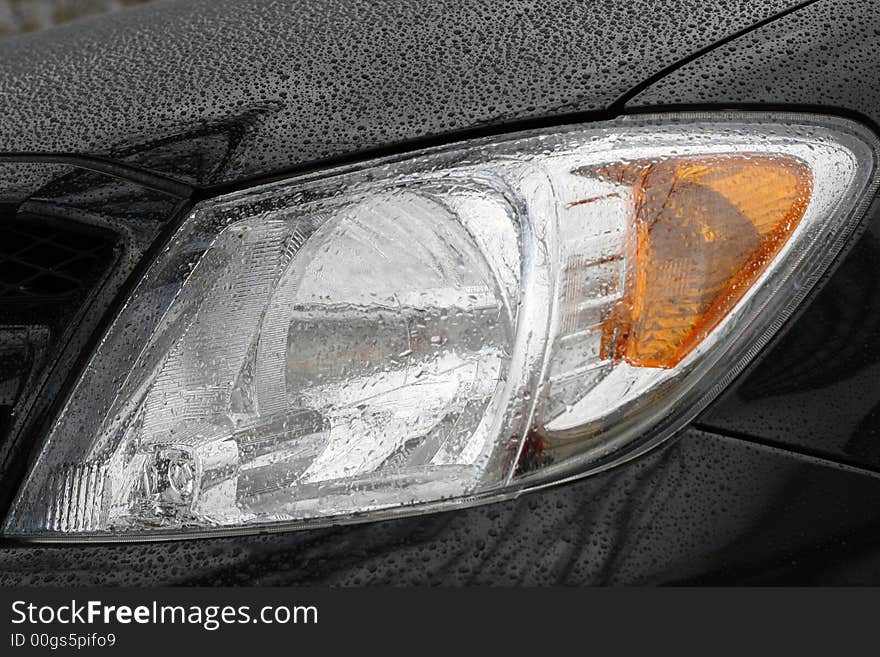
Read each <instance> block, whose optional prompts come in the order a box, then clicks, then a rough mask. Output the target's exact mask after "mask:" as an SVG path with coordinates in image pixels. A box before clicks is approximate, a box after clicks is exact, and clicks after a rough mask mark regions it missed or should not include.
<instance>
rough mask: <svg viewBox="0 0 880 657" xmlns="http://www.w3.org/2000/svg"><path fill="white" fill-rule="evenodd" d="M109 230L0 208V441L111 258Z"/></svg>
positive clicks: (112, 246) (112, 241)
mask: <svg viewBox="0 0 880 657" xmlns="http://www.w3.org/2000/svg"><path fill="white" fill-rule="evenodd" d="M118 241H119V240H118V238H117V235H116V233H113V232H111V231H109V230H106V229H103V228H97V227H94V226H91V225H89V224H85V223H82V222H79V221H75V220H73V219H57V218H46V217H40V216H37V215H33V214H27V213H19V214H16V212H15V208H14V207H11V206H0V441H2V440H3V438H4V437H5V434H6V433H7V431H8V430H9V428H10V426H11V422H12V418H13V414H14V409H15V407H16V404H17V403H18V400H19V399H20V398H21V397H22V395H24V394H26V393H27V391H28V390H29V389H30V388H31V386H32V385H33V384H34V382H35V378H36V376H35V375H36V373H37V372H38V371H39V370H40V369H42V368H43V366H44V365H46V362H47V357H48V353H49V352H50V350H51V348H52V347H53V346H54V345H55V344H57V343H58V340H59V339H61V337H62V336H63V335H64V334H65V331H66V330H67V329H68V327H69V326H70V325H71V323H72V322H73V320H74V318H75V316H76V314H77V312H78V311H79V309H80V308H81V307H82V305H83V303H85V302H86V300H87V299H88V298H89V296H90V295H91V293H92V291H93V290H95V289H96V288H97V286H98V285H99V283H100V282H101V281H102V280H103V278H104V276H105V274H106V273H107V272H108V270H109V268H110V267H111V266H112V265H113V263H114V261H115V260H116V255H117V254H116V249H117V244H118Z"/></svg>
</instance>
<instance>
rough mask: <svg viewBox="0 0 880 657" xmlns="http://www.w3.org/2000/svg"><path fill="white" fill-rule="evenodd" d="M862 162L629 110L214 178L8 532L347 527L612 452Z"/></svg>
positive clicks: (634, 437) (677, 387) (833, 131)
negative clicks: (350, 164) (326, 167)
mask: <svg viewBox="0 0 880 657" xmlns="http://www.w3.org/2000/svg"><path fill="white" fill-rule="evenodd" d="M874 159H875V156H874V147H873V140H872V138H871V137H870V136H869V135H868V134H867V133H866V132H865V131H863V130H862V129H860V128H858V127H857V126H855V125H854V124H851V123H848V122H843V121H837V120H823V121H821V122H820V121H816V120H813V119H807V118H805V117H792V116H787V117H779V116H776V117H772V118H771V119H768V118H767V117H764V118H762V117H759V116H755V115H738V116H733V115H729V116H724V115H721V116H715V117H712V118H707V117H705V116H703V117H697V116H694V117H687V116H682V117H673V118H665V119H663V118H645V119H639V120H626V121H619V122H616V123H613V124H599V125H596V126H591V127H581V128H575V129H568V130H565V131H562V132H560V131H556V132H542V133H532V134H528V135H524V136H519V137H515V138H509V139H506V140H499V139H496V140H484V141H479V142H472V143H465V144H459V145H456V146H453V147H449V148H445V149H435V150H433V151H428V152H423V153H418V154H415V155H413V156H411V157H407V158H405V159H404V158H397V159H393V160H385V161H379V162H373V163H370V164H368V165H362V166H359V167H354V168H349V169H347V170H336V171H329V172H324V173H322V174H320V175H311V176H307V177H301V178H298V179H294V180H290V181H286V182H281V183H273V184H270V185H266V186H264V187H260V188H256V189H252V190H249V191H247V192H242V193H236V194H232V195H229V196H226V197H223V198H218V199H215V200H212V201H209V202H206V203H203V204H202V205H200V206H199V207H197V208H196V209H195V210H194V211H193V213H192V214H191V216H190V217H189V218H188V219H187V220H186V221H185V223H184V224H183V226H182V227H181V228H180V229H179V232H178V234H177V235H176V236H175V237H174V239H173V240H172V241H171V242H170V245H169V247H168V248H167V249H166V250H165V252H164V253H163V254H162V255H161V256H160V257H159V258H158V260H157V261H156V262H155V263H154V265H153V267H152V268H151V269H150V271H149V272H148V273H147V275H146V276H145V278H144V280H143V281H142V282H141V284H140V286H139V287H138V288H137V290H136V292H135V294H134V295H133V296H132V298H131V299H130V300H129V302H128V303H127V305H126V306H125V307H124V309H123V310H122V311H121V313H120V315H119V317H118V318H117V319H116V321H115V323H114V324H113V326H112V327H111V329H110V330H109V331H108V333H107V335H106V337H105V338H104V340H103V342H102V343H101V345H100V346H99V348H98V349H97V351H96V353H95V354H94V356H93V358H92V360H91V362H90V364H89V367H88V368H87V370H86V371H85V373H84V375H83V376H82V378H81V380H80V381H79V382H78V384H77V386H76V387H75V389H74V391H73V393H72V395H71V397H70V399H69V400H68V402H67V404H66V406H65V408H64V409H63V411H62V413H61V414H60V416H59V418H58V419H57V421H56V423H55V425H54V428H53V429H52V431H51V434H50V436H49V437H48V439H47V441H46V444H45V445H44V447H43V450H42V453H41V454H40V456H39V458H38V460H37V461H36V463H35V465H34V467H33V468H32V471H31V473H30V475H29V477H28V479H27V482H26V484H25V486H24V488H23V490H22V492H21V493H20V494H19V497H18V499H17V501H16V503H15V505H14V508H13V511H12V513H11V515H10V517H9V518H8V520H7V523H6V526H5V532H6V533H7V534H14V535H21V536H30V537H36V538H52V537H56V538H58V537H61V538H71V537H78V538H89V537H97V538H107V537H127V538H131V537H144V538H148V537H151V536H159V535H166V534H173V533H175V532H178V531H185V532H190V533H191V532H193V531H196V532H198V531H200V530H209V529H210V530H220V531H230V530H236V529H237V530H242V528H248V527H289V526H291V525H298V524H307V523H310V522H316V521H317V522H327V521H328V520H332V521H334V522H336V521H341V520H345V519H353V518H355V517H358V516H359V515H360V514H364V513H366V512H373V514H371V515H370V516H369V517H375V516H376V515H377V514H378V515H383V514H385V515H387V514H389V513H400V512H412V511H414V510H423V509H438V508H447V507H450V506H454V505H458V504H463V503H469V502H473V501H477V500H481V499H491V498H495V497H501V496H505V495H510V494H515V493H516V492H518V491H521V490H524V489H526V488H529V487H532V486H536V485H541V484H544V483H547V482H552V481H558V480H559V479H560V478H563V477H567V476H572V475H576V474H582V473H584V472H588V471H591V470H596V469H599V468H602V467H607V466H608V465H609V464H612V463H615V462H618V461H619V460H621V459H622V458H626V457H627V456H631V455H632V454H633V453H635V452H637V451H640V450H643V449H644V448H645V447H647V446H649V445H651V444H655V443H656V442H657V441H658V440H660V439H662V438H665V437H667V436H669V435H670V434H671V433H672V432H673V431H674V430H675V429H676V428H678V427H680V426H681V425H682V424H683V423H684V422H685V421H687V420H688V419H690V418H691V417H692V416H693V415H694V414H695V413H696V412H697V411H698V410H699V408H700V407H701V406H702V405H703V404H704V403H705V402H706V401H707V400H708V399H709V398H710V397H711V396H712V395H713V394H714V393H716V392H717V391H718V390H719V389H720V388H721V387H722V386H723V385H724V384H725V383H726V382H727V381H729V380H730V378H731V377H732V376H733V375H734V374H735V373H736V372H737V371H739V369H741V368H742V366H744V364H745V363H746V362H747V360H748V359H749V358H750V357H751V356H752V355H754V353H756V351H757V350H758V348H759V347H760V346H761V345H762V344H763V343H764V342H765V341H766V339H767V338H768V337H769V335H770V334H771V333H772V332H773V331H774V330H775V329H776V328H778V326H779V325H780V324H781V322H782V320H783V319H784V318H785V316H786V315H787V314H788V313H789V312H790V311H791V309H792V308H793V306H794V304H795V303H797V301H798V300H799V299H800V298H801V297H802V296H803V295H804V294H805V292H806V291H807V290H808V288H809V286H810V285H811V283H812V282H813V281H815V279H816V278H817V276H819V275H820V274H821V273H822V271H824V269H825V267H826V266H827V264H828V263H829V262H830V261H831V259H832V258H833V257H834V256H835V255H836V253H837V252H838V250H839V248H840V245H841V243H842V241H843V238H844V237H845V236H846V235H847V233H848V232H849V230H850V229H851V227H852V225H853V222H854V221H855V220H856V219H857V218H858V217H857V214H858V213H857V212H855V209H856V206H857V205H858V203H859V201H860V200H862V199H865V198H866V196H867V193H866V192H867V191H868V189H869V187H870V185H871V180H872V176H873V171H874Z"/></svg>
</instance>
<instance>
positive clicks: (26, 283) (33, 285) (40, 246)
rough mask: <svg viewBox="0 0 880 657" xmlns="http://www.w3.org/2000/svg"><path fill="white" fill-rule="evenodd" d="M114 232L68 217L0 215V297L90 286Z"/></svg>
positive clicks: (59, 294)
mask: <svg viewBox="0 0 880 657" xmlns="http://www.w3.org/2000/svg"><path fill="white" fill-rule="evenodd" d="M114 237H115V236H114V235H113V234H112V233H110V232H109V231H104V230H101V229H97V228H93V227H90V226H87V225H83V224H76V223H74V222H72V221H67V222H62V221H59V220H46V219H41V218H39V217H33V216H31V217H27V216H25V217H14V218H12V219H8V218H7V219H5V220H3V221H0V302H3V301H10V300H26V299H40V300H41V301H44V302H45V301H48V300H52V299H57V298H63V297H69V296H71V295H76V294H77V293H82V292H83V291H84V290H88V289H91V287H92V286H93V285H94V283H95V282H96V281H97V279H98V278H100V276H101V275H102V274H103V273H104V271H106V268H107V264H108V263H109V262H110V261H111V260H112V258H113V247H114V245H115V239H114ZM3 319H4V320H5V319H6V318H3ZM3 323H5V321H3Z"/></svg>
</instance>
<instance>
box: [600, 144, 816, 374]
mask: <svg viewBox="0 0 880 657" xmlns="http://www.w3.org/2000/svg"><path fill="white" fill-rule="evenodd" d="M590 173H591V174H592V175H597V176H599V177H601V178H603V179H606V180H610V181H614V182H619V183H623V184H627V185H629V186H631V188H632V198H633V202H634V212H633V226H632V229H631V230H630V231H629V240H628V244H627V246H626V262H627V275H626V294H625V295H624V298H623V300H622V301H621V302H620V303H619V304H618V305H617V307H616V308H615V309H614V311H613V312H612V313H611V316H610V317H609V318H608V319H607V320H606V321H605V322H604V324H603V326H602V331H603V339H602V351H603V357H605V358H610V359H612V360H615V361H620V360H624V361H626V362H627V363H629V364H630V365H634V366H638V367H659V368H670V367H674V366H675V365H676V364H678V363H679V362H681V360H682V359H683V358H684V357H685V356H687V355H688V354H689V353H690V352H691V351H692V350H693V349H694V348H695V347H696V346H697V345H698V344H700V342H701V341H702V340H703V339H704V338H705V337H706V336H707V335H708V334H709V333H710V332H711V331H712V330H713V329H714V328H715V327H716V326H717V325H718V324H719V323H720V322H721V320H723V319H724V317H725V316H726V315H727V314H728V313H729V312H730V311H731V310H732V309H733V307H734V306H735V305H736V304H737V302H739V300H740V299H741V298H742V297H743V295H744V294H745V293H746V291H747V290H748V289H749V287H750V286H751V285H752V284H753V283H754V282H755V281H756V280H757V279H758V278H759V277H760V276H761V274H762V273H763V272H764V270H765V269H766V268H767V266H768V265H769V264H770V263H771V262H772V261H773V259H774V258H775V257H776V255H777V254H778V253H779V251H780V249H782V247H783V246H784V245H785V243H786V241H788V239H789V237H790V236H791V234H792V233H793V232H794V230H795V228H797V225H798V223H799V222H800V220H801V218H802V217H803V215H804V212H805V210H806V208H807V205H808V204H809V201H810V196H811V194H812V187H813V178H812V172H811V171H810V169H809V167H808V166H807V165H806V164H804V163H803V162H801V161H800V160H798V159H795V158H793V157H787V156H783V155H750V154H741V155H739V154H738V155H730V156H725V155H718V156H703V157H689V158H679V159H668V160H661V161H653V162H652V161H642V162H635V163H628V164H614V165H608V166H603V167H601V168H597V169H593V170H591V171H590Z"/></svg>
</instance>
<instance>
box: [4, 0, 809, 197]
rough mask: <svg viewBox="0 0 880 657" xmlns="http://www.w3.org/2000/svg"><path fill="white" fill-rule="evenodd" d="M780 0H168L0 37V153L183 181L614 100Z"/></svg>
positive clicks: (255, 172)
mask: <svg viewBox="0 0 880 657" xmlns="http://www.w3.org/2000/svg"><path fill="white" fill-rule="evenodd" d="M802 4H804V3H803V2H801V3H798V2H794V1H793V0H765V1H764V2H750V1H746V0H738V1H734V0H727V1H723V0H722V1H719V2H705V1H702V0H674V1H670V2H663V3H658V2H654V1H653V0H630V1H628V2H618V1H615V0H591V1H587V2H584V1H582V0H525V1H518V2H502V3H469V2H459V1H455V0H444V1H438V2H422V1H421V0H394V1H390V2H389V1H385V2H375V1H374V0H369V1H355V2H351V1H349V0H331V1H314V0H310V1H306V2H295V3H294V2H290V3H285V2H264V1H257V2H238V1H236V0H177V1H175V2H167V3H164V2H159V3H151V4H150V5H148V6H146V7H143V8H138V9H132V10H128V11H126V12H121V13H118V14H115V15H108V16H103V17H100V18H96V19H89V20H84V21H81V22H78V23H75V24H70V25H67V26H63V27H59V28H55V29H53V30H50V31H47V32H40V33H35V34H31V35H24V36H20V37H14V38H10V39H7V40H5V41H3V42H0V62H2V66H0V106H2V120H0V152H6V153H22V152H39V153H79V154H89V155H102V156H109V157H110V158H113V159H118V160H125V161H128V162H130V163H134V164H138V165H140V166H143V167H146V168H150V169H153V170H156V171H160V172H162V173H165V174H168V175H171V176H174V177H177V178H179V179H181V180H184V181H187V182H190V183H194V184H197V185H212V184H216V183H224V182H230V181H234V180H239V179H247V178H253V177H257V176H260V175H263V174H267V173H275V172H281V171H286V170H290V169H293V168H296V167H299V166H302V165H306V164H309V163H318V162H320V161H323V160H327V159H328V158H336V157H345V156H352V155H354V154H358V153H365V152H369V151H371V150H375V149H379V148H383V147H387V146H390V145H399V144H406V143H409V142H414V141H417V140H420V139H425V138H431V137H440V138H443V137H444V136H448V135H451V134H453V133H461V132H462V131H467V130H474V129H479V128H481V127H487V126H505V125H511V124H517V123H521V122H523V121H528V120H533V119H535V120H542V121H547V120H552V119H553V117H559V116H563V115H571V114H577V113H585V114H587V115H588V114H589V113H593V112H602V111H607V110H608V109H609V108H612V107H614V106H621V105H622V102H623V101H625V99H626V98H627V97H629V96H630V95H632V93H633V92H634V91H637V90H638V89H637V88H638V86H639V85H640V84H643V83H645V81H647V80H650V79H651V78H652V76H657V75H658V74H661V73H662V72H664V71H666V70H668V69H669V68H670V67H675V66H676V65H677V64H678V63H681V62H682V61H683V60H684V61H686V60H687V58H689V57H691V56H693V55H694V54H695V53H697V52H699V51H700V50H702V49H707V48H710V47H712V46H713V45H716V44H718V43H721V42H724V41H726V40H728V39H729V38H731V37H732V36H733V35H736V34H738V33H740V32H742V31H744V30H748V29H749V28H750V27H752V26H754V25H756V24H758V23H761V22H763V21H767V20H770V19H771V18H773V17H775V16H778V15H779V14H780V13H784V12H787V11H790V10H792V9H793V8H795V7H797V6H800V5H802Z"/></svg>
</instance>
